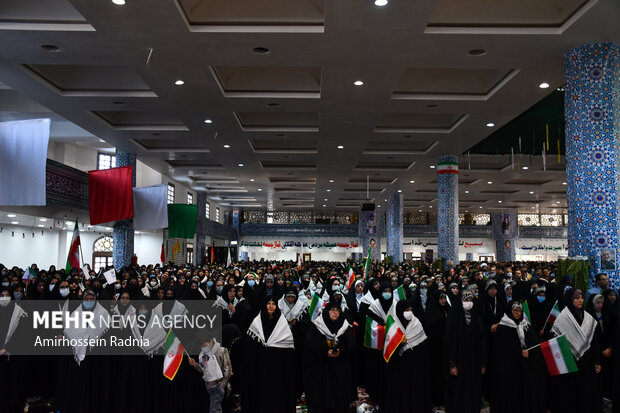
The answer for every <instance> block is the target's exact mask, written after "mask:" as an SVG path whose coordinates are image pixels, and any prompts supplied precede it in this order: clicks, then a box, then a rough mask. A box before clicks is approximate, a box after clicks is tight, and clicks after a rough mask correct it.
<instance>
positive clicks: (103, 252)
mask: <svg viewBox="0 0 620 413" xmlns="http://www.w3.org/2000/svg"><path fill="white" fill-rule="evenodd" d="M113 250H114V239H113V238H112V237H111V236H109V235H104V236H103V237H99V238H97V239H96V240H95V242H94V243H93V269H94V270H95V271H99V269H101V268H104V267H108V266H111V265H113V264H114V262H113V257H112V252H113Z"/></svg>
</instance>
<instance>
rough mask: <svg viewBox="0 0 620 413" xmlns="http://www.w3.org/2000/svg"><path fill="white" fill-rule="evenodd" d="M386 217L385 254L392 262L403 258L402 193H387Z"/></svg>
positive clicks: (400, 260)
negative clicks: (390, 257)
mask: <svg viewBox="0 0 620 413" xmlns="http://www.w3.org/2000/svg"><path fill="white" fill-rule="evenodd" d="M387 200H388V201H387V217H386V234H385V235H386V238H387V255H389V256H392V262H393V263H400V262H402V260H403V194H398V193H397V194H392V195H388V198H387Z"/></svg>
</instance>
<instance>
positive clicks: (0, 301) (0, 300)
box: [0, 296, 11, 307]
mask: <svg viewBox="0 0 620 413" xmlns="http://www.w3.org/2000/svg"><path fill="white" fill-rule="evenodd" d="M10 302H11V297H5V296H3V297H0V307H6V306H7V305H9V303H10Z"/></svg>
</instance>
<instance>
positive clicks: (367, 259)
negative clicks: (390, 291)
mask: <svg viewBox="0 0 620 413" xmlns="http://www.w3.org/2000/svg"><path fill="white" fill-rule="evenodd" d="M371 248H372V247H370V246H369V247H368V256H367V257H366V264H364V277H366V280H368V278H369V276H368V272H369V271H370V250H371Z"/></svg>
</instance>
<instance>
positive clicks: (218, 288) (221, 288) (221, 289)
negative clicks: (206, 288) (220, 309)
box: [215, 287, 224, 294]
mask: <svg viewBox="0 0 620 413" xmlns="http://www.w3.org/2000/svg"><path fill="white" fill-rule="evenodd" d="M222 291H224V287H215V292H216V293H218V294H222Z"/></svg>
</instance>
